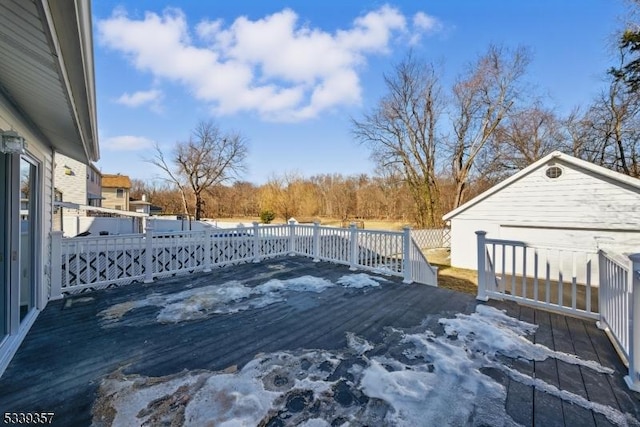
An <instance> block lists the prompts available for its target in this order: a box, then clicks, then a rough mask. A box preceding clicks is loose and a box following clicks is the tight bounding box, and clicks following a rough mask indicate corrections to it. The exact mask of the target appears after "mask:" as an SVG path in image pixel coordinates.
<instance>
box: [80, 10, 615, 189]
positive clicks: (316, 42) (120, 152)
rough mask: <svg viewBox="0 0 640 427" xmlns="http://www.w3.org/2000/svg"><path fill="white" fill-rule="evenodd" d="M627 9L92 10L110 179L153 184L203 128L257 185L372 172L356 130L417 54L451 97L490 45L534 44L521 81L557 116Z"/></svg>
mask: <svg viewBox="0 0 640 427" xmlns="http://www.w3.org/2000/svg"><path fill="white" fill-rule="evenodd" d="M624 13H625V3H624V2H623V1H622V0H581V1H573V0H535V1H534V0H529V1H525V0H518V1H514V0H483V1H478V0H450V1H443V0H429V1H427V0H423V1H415V0H403V1H395V2H379V1H360V2H345V1H333V0H329V1H324V2H312V1H308V0H304V1H303V0H299V1H247V0H234V1H233V2H217V1H216V2H213V1H201V0H193V1H185V0H181V1H173V2H172V1H165V0H129V1H111V0H99V1H94V2H93V14H94V46H95V47H94V56H95V66H96V71H95V72H96V84H97V86H96V91H97V99H98V132H99V137H100V149H101V159H100V161H99V162H98V167H100V169H101V170H102V172H103V173H122V174H126V175H129V176H130V177H132V178H139V179H144V180H151V179H154V178H157V177H158V176H161V174H160V171H159V169H157V168H156V167H155V166H153V165H150V164H149V163H145V162H144V158H148V157H150V156H151V155H152V151H151V150H152V146H153V144H154V143H157V144H159V146H160V147H161V148H162V149H163V150H164V151H165V152H166V153H169V152H170V151H171V148H172V147H173V146H174V145H175V143H176V142H177V141H184V140H186V139H188V137H189V134H190V131H191V130H192V129H193V128H194V127H195V126H196V125H197V123H198V122H200V121H203V120H209V119H213V120H215V122H216V123H218V125H219V126H220V127H221V128H222V129H223V130H229V131H239V132H240V133H241V134H242V135H244V136H245V137H246V138H247V140H248V146H249V157H248V159H247V160H248V161H247V166H248V172H247V173H246V174H245V176H244V177H243V179H244V180H247V181H251V182H254V183H257V184H260V183H264V182H266V181H267V180H268V179H269V177H271V176H273V175H274V174H282V173H283V172H298V173H300V174H303V175H305V176H310V175H314V174H320V173H342V174H345V175H351V174H359V173H373V170H374V165H373V163H372V162H371V161H370V160H369V153H368V152H367V151H366V149H364V148H363V147H362V146H360V145H358V144H357V143H356V142H354V141H353V139H352V137H351V132H350V118H351V117H355V118H358V117H360V116H361V114H362V113H363V112H365V111H368V110H369V109H370V108H371V107H372V106H373V105H375V103H376V102H377V100H378V99H379V98H380V97H381V96H382V95H383V94H384V85H383V80H382V75H383V73H385V72H387V73H388V72H390V70H391V69H392V66H393V64H394V63H397V62H398V61H399V60H401V59H402V58H403V57H404V56H405V54H406V52H407V50H408V49H409V48H411V49H412V50H413V52H414V54H416V55H417V56H419V57H420V58H422V59H425V60H427V61H434V62H439V63H442V64H443V70H444V73H443V76H442V77H443V83H444V84H445V87H446V85H447V83H450V82H451V80H452V79H454V78H455V77H456V76H457V75H458V74H459V73H460V72H461V71H462V69H463V67H464V66H465V65H466V64H468V63H470V62H472V61H473V60H474V59H475V58H476V57H477V56H478V55H479V54H481V53H483V52H484V51H485V50H486V48H487V46H488V45H489V44H490V43H495V44H502V45H504V46H507V47H516V46H519V45H523V46H528V47H529V48H530V49H531V51H532V52H533V62H532V64H531V66H530V67H529V74H528V76H527V81H528V82H530V83H531V84H535V85H536V86H537V90H538V91H539V92H540V93H542V94H546V95H548V97H549V102H548V103H549V104H550V105H552V106H553V107H555V108H556V110H557V111H558V112H559V113H566V112H568V111H569V110H570V109H571V108H573V107H574V106H576V105H586V104H587V103H588V102H589V101H590V99H592V98H593V96H594V95H596V94H597V93H598V91H599V90H600V89H601V88H602V78H603V73H604V71H605V70H606V69H607V68H608V67H609V66H611V64H612V55H611V49H610V46H611V44H612V42H613V34H614V32H615V31H616V30H618V29H620V28H622V25H623V19H624Z"/></svg>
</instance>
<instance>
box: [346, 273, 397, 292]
mask: <svg viewBox="0 0 640 427" xmlns="http://www.w3.org/2000/svg"><path fill="white" fill-rule="evenodd" d="M379 282H388V280H387V279H385V278H384V277H376V276H370V275H368V274H367V273H359V274H349V275H347V276H342V277H341V278H339V279H338V282H337V283H338V285H342V286H344V287H345V288H356V289H360V288H367V287H374V288H375V287H378V286H380V283H379Z"/></svg>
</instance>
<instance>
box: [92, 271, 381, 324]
mask: <svg viewBox="0 0 640 427" xmlns="http://www.w3.org/2000/svg"><path fill="white" fill-rule="evenodd" d="M380 282H388V280H387V279H384V278H382V277H375V276H371V275H369V274H366V273H359V274H347V275H344V276H342V277H341V278H339V279H338V280H337V282H336V283H333V282H331V281H329V280H327V279H323V278H321V277H315V276H301V277H296V278H293V279H288V280H279V279H271V280H269V281H267V282H265V283H263V284H260V285H258V286H255V287H250V286H247V285H246V284H244V283H242V282H240V281H237V280H232V281H229V282H226V283H223V284H221V285H210V286H203V287H199V288H191V289H187V290H184V291H180V292H174V293H169V294H151V295H149V296H147V297H146V298H144V299H140V300H134V301H127V302H124V303H120V304H115V305H113V306H111V307H109V308H107V309H105V310H103V311H101V312H100V313H99V316H100V317H101V318H102V319H103V325H104V326H114V325H116V324H117V322H118V321H119V320H121V319H122V318H123V316H125V315H126V314H127V313H129V312H130V311H132V310H135V309H139V308H143V307H160V311H159V312H158V315H157V316H156V321H158V322H160V323H177V322H183V321H188V320H198V319H205V318H207V317H210V316H213V315H216V314H233V313H237V312H239V311H245V310H249V309H254V308H261V307H266V306H268V305H270V304H274V303H277V302H280V301H285V300H286V293H287V292H316V293H320V292H323V291H325V290H326V289H328V288H331V287H335V286H342V287H345V288H354V289H362V288H368V287H379V286H380Z"/></svg>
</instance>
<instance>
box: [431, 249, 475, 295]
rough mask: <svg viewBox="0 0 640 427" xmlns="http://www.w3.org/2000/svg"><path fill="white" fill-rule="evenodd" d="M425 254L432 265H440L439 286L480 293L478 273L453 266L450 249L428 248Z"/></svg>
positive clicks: (469, 292)
mask: <svg viewBox="0 0 640 427" xmlns="http://www.w3.org/2000/svg"><path fill="white" fill-rule="evenodd" d="M425 255H426V257H427V260H428V261H429V263H430V264H431V265H433V266H435V267H438V287H440V288H446V289H451V290H454V291H458V292H465V293H468V294H472V295H476V294H477V293H478V273H477V272H476V271H475V270H467V269H464V268H456V267H451V258H450V255H449V250H448V249H427V250H426V251H425Z"/></svg>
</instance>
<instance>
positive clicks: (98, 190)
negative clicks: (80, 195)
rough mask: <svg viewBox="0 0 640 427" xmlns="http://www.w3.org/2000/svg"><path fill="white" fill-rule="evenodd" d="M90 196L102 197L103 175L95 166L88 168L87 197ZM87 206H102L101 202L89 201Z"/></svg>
mask: <svg viewBox="0 0 640 427" xmlns="http://www.w3.org/2000/svg"><path fill="white" fill-rule="evenodd" d="M89 194H92V195H94V196H101V195H102V175H101V174H100V171H99V170H98V169H97V168H96V167H94V166H87V197H89ZM87 204H88V205H91V206H102V201H101V200H95V201H92V200H87Z"/></svg>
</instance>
